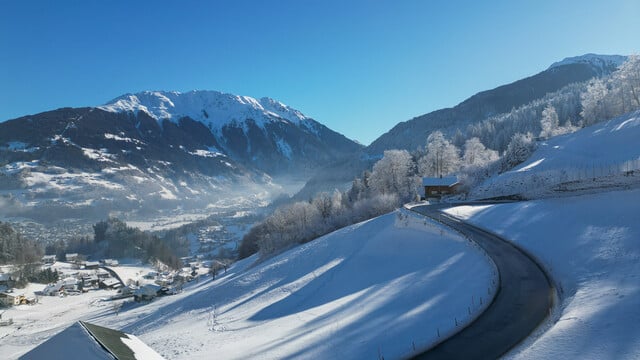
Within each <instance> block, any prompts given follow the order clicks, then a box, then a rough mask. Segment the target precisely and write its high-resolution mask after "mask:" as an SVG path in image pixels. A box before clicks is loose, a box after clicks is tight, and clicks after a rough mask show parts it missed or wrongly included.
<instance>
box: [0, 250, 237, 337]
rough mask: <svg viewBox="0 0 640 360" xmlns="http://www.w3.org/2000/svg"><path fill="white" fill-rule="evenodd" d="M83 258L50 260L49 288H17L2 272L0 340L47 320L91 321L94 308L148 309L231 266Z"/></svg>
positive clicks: (7, 269) (6, 270)
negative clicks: (173, 265) (68, 317)
mask: <svg viewBox="0 0 640 360" xmlns="http://www.w3.org/2000/svg"><path fill="white" fill-rule="evenodd" d="M84 258H85V257H84V256H83V255H82V254H77V253H70V254H66V255H65V258H64V259H57V258H56V256H55V255H45V256H43V257H42V261H41V263H40V264H38V266H39V267H40V269H41V271H43V272H46V273H49V272H50V273H51V274H53V275H54V277H55V278H57V280H55V281H52V282H50V283H48V284H40V283H27V285H26V286H25V287H24V288H16V287H15V285H16V280H18V279H16V278H15V276H16V275H14V274H15V273H12V272H11V270H12V269H11V266H3V267H2V268H0V339H1V338H3V337H5V336H7V335H8V334H10V333H12V332H14V331H18V330H22V331H24V329H22V328H24V327H28V325H29V324H32V323H37V322H40V321H44V320H46V319H47V318H50V317H51V318H55V317H61V316H64V314H66V313H75V315H72V317H73V318H77V317H81V318H86V317H91V316H92V309H94V310H96V311H98V310H100V312H102V311H104V310H105V309H107V311H112V312H114V313H115V314H116V315H117V313H118V311H119V310H120V308H121V307H122V306H123V304H125V303H129V304H132V306H135V304H137V305H140V306H143V305H144V304H146V303H148V302H150V301H153V300H154V299H155V298H156V297H160V296H168V295H175V294H177V293H179V292H181V291H182V289H183V287H185V285H187V284H188V283H191V282H195V283H197V282H199V281H200V280H201V279H203V278H205V277H211V276H213V277H215V276H216V274H217V273H218V272H221V271H222V272H226V269H227V266H228V264H227V263H225V262H222V261H218V260H204V259H203V258H202V256H200V258H198V256H194V257H185V258H182V259H181V260H182V261H183V264H184V267H183V268H181V269H179V270H170V269H169V268H167V267H165V266H162V265H159V266H156V267H152V266H151V265H148V264H142V263H140V262H139V261H131V262H130V263H120V262H119V261H118V260H115V259H100V260H98V261H88V260H83V259H84Z"/></svg>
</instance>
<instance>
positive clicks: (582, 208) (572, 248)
mask: <svg viewBox="0 0 640 360" xmlns="http://www.w3.org/2000/svg"><path fill="white" fill-rule="evenodd" d="M448 212H449V213H451V214H453V215H457V216H460V217H462V218H466V219H468V220H469V221H470V222H472V223H475V224H478V225H480V226H483V227H486V228H488V229H491V230H493V231H496V232H498V233H500V234H503V235H504V236H505V237H507V238H509V239H512V240H514V241H515V242H516V243H517V244H518V245H520V246H522V247H524V248H525V249H526V250H528V251H529V252H531V253H532V254H533V255H534V256H535V257H537V258H538V259H539V260H540V261H541V262H542V264H544V266H545V268H547V269H548V270H549V271H550V273H551V275H552V277H553V278H554V279H555V280H556V281H557V284H558V287H559V289H560V290H561V292H560V295H561V303H560V305H559V309H558V311H556V313H557V316H555V317H554V319H553V320H554V321H555V322H554V323H552V324H547V328H546V329H545V331H544V332H543V333H542V334H541V335H540V336H539V337H537V338H535V339H532V340H529V341H528V342H526V343H525V344H524V345H523V346H521V347H520V348H518V349H517V350H516V351H514V352H512V354H511V355H510V356H509V357H508V358H514V359H576V360H577V359H581V360H582V359H638V358H639V357H640V221H639V220H640V217H639V214H640V190H630V191H619V192H607V193H600V194H595V195H588V196H578V197H564V198H560V199H547V200H538V201H529V202H522V203H513V204H501V205H493V206H483V207H469V206H463V207H457V208H453V209H451V210H449V211H448Z"/></svg>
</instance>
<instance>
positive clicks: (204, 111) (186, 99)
mask: <svg viewBox="0 0 640 360" xmlns="http://www.w3.org/2000/svg"><path fill="white" fill-rule="evenodd" d="M99 108H100V109H103V110H107V111H112V112H126V111H135V112H137V111H145V112H146V113H148V114H149V115H151V117H153V118H154V119H156V120H163V119H170V120H172V121H174V122H176V121H178V120H180V119H181V118H183V117H190V118H191V119H194V120H197V121H199V122H202V123H203V124H205V125H206V126H207V127H208V128H210V129H214V130H216V131H220V130H221V129H222V128H223V127H224V126H227V125H229V124H231V123H234V122H235V123H239V124H241V123H243V122H244V121H245V120H246V119H253V120H254V121H255V122H256V125H258V126H260V127H264V125H265V124H266V123H270V122H273V121H288V122H291V123H293V124H296V125H299V124H300V122H301V121H305V120H311V119H310V118H308V117H306V116H304V115H303V114H302V113H301V112H300V111H298V110H295V109H293V108H291V107H289V106H287V105H285V104H283V103H281V102H279V101H277V100H273V99H271V98H267V97H263V98H261V99H259V100H258V99H254V98H252V97H249V96H239V95H233V94H225V93H222V92H219V91H206V90H205V91H198V90H194V91H189V92H185V93H181V92H177V91H144V92H140V93H137V94H126V95H122V96H120V97H117V98H115V99H113V100H111V101H110V102H108V103H107V104H106V105H103V106H99Z"/></svg>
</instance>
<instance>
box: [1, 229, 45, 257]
mask: <svg viewBox="0 0 640 360" xmlns="http://www.w3.org/2000/svg"><path fill="white" fill-rule="evenodd" d="M42 253H43V251H42V247H41V246H39V245H38V244H37V243H36V242H34V241H32V240H30V239H27V238H24V237H23V236H22V235H20V233H18V232H17V231H16V230H14V229H13V227H12V226H11V225H10V224H9V223H4V222H0V265H3V264H13V265H19V264H28V263H32V262H36V261H40V259H41V258H42Z"/></svg>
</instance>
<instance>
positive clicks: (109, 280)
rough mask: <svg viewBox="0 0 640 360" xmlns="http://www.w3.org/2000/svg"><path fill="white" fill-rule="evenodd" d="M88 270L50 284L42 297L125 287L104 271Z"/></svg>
mask: <svg viewBox="0 0 640 360" xmlns="http://www.w3.org/2000/svg"><path fill="white" fill-rule="evenodd" d="M87 270H89V269H85V271H78V272H75V273H71V274H66V276H65V277H64V278H63V279H60V280H58V281H56V282H55V283H51V284H48V285H47V286H46V287H45V288H44V289H43V290H42V295H46V296H56V295H57V296H64V295H78V294H80V293H82V292H86V291H89V290H96V289H118V288H120V287H122V286H123V284H122V283H121V282H120V280H118V279H116V278H114V277H112V276H111V273H109V272H108V271H106V270H104V269H97V270H94V271H87Z"/></svg>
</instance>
